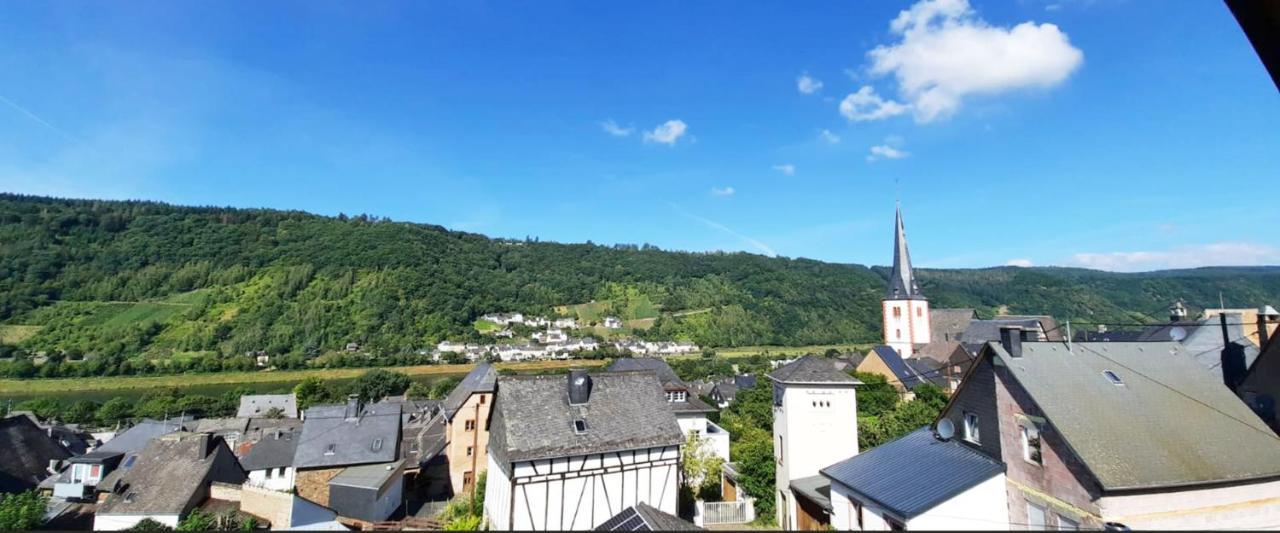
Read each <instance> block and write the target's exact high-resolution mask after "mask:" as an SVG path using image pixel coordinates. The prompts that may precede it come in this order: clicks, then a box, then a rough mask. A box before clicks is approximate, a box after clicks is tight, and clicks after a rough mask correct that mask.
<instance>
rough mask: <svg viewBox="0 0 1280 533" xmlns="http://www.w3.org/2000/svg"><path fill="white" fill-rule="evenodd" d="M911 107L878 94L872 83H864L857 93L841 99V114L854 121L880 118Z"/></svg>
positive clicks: (908, 109)
mask: <svg viewBox="0 0 1280 533" xmlns="http://www.w3.org/2000/svg"><path fill="white" fill-rule="evenodd" d="M910 110H911V108H910V107H908V106H906V105H903V104H901V103H898V102H894V101H892V100H885V99H883V98H881V97H880V95H878V94H876V90H875V89H873V88H871V86H870V85H863V86H862V88H861V89H858V92H856V93H850V94H849V96H846V97H844V100H841V101H840V114H841V115H844V118H847V119H849V120H854V121H858V122H861V121H864V120H880V119H882V118H889V117H892V116H896V115H901V114H903V113H906V112H907V111H910Z"/></svg>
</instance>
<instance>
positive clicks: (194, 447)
mask: <svg viewBox="0 0 1280 533" xmlns="http://www.w3.org/2000/svg"><path fill="white" fill-rule="evenodd" d="M205 446H207V447H208V451H207V453H204V454H203V455H202V454H201V453H200V451H201V448H202V447H205ZM111 474H112V475H115V476H118V477H117V478H116V479H118V480H119V486H120V490H119V491H118V492H113V493H111V494H110V495H109V496H107V499H106V501H105V502H103V503H102V505H101V506H99V507H98V514H99V515H104V514H180V513H182V512H184V511H185V510H186V506H187V504H188V503H190V502H191V501H192V500H193V499H195V498H194V496H195V494H196V493H198V492H199V491H201V490H203V488H204V485H205V483H207V482H209V481H224V482H228V483H237V484H238V483H242V482H243V481H244V477H245V476H244V472H243V471H241V470H240V467H239V465H236V464H235V458H234V457H233V456H232V455H231V452H230V450H228V449H227V447H226V444H224V443H223V442H222V439H220V438H217V437H213V436H211V435H204V434H191V433H186V434H176V435H169V436H166V437H164V438H159V439H155V440H152V441H151V442H150V443H149V444H147V447H146V448H145V449H144V450H143V451H142V452H141V453H140V454H138V457H137V459H136V461H135V463H134V465H133V466H132V467H131V468H127V469H126V468H119V469H116V470H114V471H112V473H111ZM112 475H108V477H107V478H104V479H103V482H102V483H101V484H100V486H104V487H111V486H112V485H114V484H115V483H114V482H111V481H109V479H110V478H112ZM195 503H199V502H195Z"/></svg>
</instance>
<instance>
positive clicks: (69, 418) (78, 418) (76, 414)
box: [62, 400, 100, 424]
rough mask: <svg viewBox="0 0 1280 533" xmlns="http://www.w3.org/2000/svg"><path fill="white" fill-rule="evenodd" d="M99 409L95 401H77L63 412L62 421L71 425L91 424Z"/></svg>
mask: <svg viewBox="0 0 1280 533" xmlns="http://www.w3.org/2000/svg"><path fill="white" fill-rule="evenodd" d="M99 407H100V406H99V405H98V402H95V401H93V400H77V401H76V403H73V404H71V407H68V408H67V409H66V411H63V413H62V419H63V420H64V421H66V422H68V423H71V424H91V423H93V421H94V417H95V415H96V414H97V413H98V408H99Z"/></svg>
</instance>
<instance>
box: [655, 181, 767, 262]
mask: <svg viewBox="0 0 1280 533" xmlns="http://www.w3.org/2000/svg"><path fill="white" fill-rule="evenodd" d="M729 190H731V191H732V190H733V188H732V187H730V188H729ZM667 205H669V206H671V208H672V209H675V210H676V211H678V212H679V213H680V214H681V215H684V216H685V217H688V218H689V219H691V220H696V221H698V222H701V223H702V224H704V225H706V226H707V227H709V228H713V229H716V230H719V231H722V232H724V233H726V234H728V235H731V236H733V237H734V238H736V239H738V240H740V241H742V242H744V243H746V244H747V245H748V246H751V247H752V248H755V249H757V250H759V251H760V252H761V253H763V254H765V255H767V256H769V257H774V256H777V255H778V253H777V252H775V251H773V248H772V247H770V246H769V245H767V244H765V243H763V242H761V241H760V240H758V239H755V238H752V237H750V236H747V235H743V234H741V233H738V232H737V231H734V230H733V229H731V228H729V227H728V226H725V225H724V224H721V223H719V222H716V221H714V220H711V219H709V218H706V217H700V216H698V215H695V214H693V213H690V212H688V211H685V210H684V209H683V208H681V207H680V206H678V205H676V204H673V203H670V202H668V203H667Z"/></svg>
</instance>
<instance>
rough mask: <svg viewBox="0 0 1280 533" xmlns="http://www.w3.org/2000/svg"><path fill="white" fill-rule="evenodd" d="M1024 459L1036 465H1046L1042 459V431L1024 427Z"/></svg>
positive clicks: (1022, 428)
mask: <svg viewBox="0 0 1280 533" xmlns="http://www.w3.org/2000/svg"><path fill="white" fill-rule="evenodd" d="M1020 429H1021V430H1022V459H1023V460H1024V461H1026V462H1028V463H1031V464H1034V465H1040V464H1044V463H1043V462H1042V460H1041V458H1040V430H1038V429H1036V428H1034V427H1027V426H1022V427H1021V428H1020Z"/></svg>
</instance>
